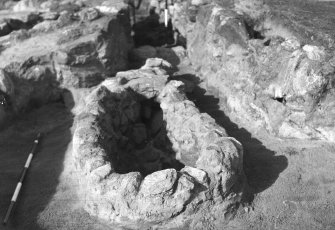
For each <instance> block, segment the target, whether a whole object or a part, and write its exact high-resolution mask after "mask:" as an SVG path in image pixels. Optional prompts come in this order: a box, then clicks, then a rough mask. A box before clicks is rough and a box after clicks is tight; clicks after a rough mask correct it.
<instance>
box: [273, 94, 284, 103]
mask: <svg viewBox="0 0 335 230" xmlns="http://www.w3.org/2000/svg"><path fill="white" fill-rule="evenodd" d="M273 99H274V100H276V101H278V102H280V103H282V104H284V105H285V104H286V98H285V96H283V97H274V98H273Z"/></svg>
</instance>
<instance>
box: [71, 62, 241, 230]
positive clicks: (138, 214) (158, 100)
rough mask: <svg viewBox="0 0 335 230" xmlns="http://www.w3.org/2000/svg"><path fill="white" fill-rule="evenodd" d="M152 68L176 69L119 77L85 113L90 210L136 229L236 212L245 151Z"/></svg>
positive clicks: (80, 119) (85, 184)
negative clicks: (210, 212)
mask: <svg viewBox="0 0 335 230" xmlns="http://www.w3.org/2000/svg"><path fill="white" fill-rule="evenodd" d="M150 63H151V64H152V63H158V64H159V65H161V64H162V63H165V64H168V63H166V62H164V61H163V60H161V59H149V60H148V61H147V64H146V65H145V66H144V67H142V68H141V69H138V70H130V71H126V72H119V73H118V74H117V75H116V77H115V78H112V79H107V80H105V81H104V82H102V83H101V84H100V85H99V86H98V87H97V88H96V89H95V90H93V91H92V92H91V93H90V94H89V95H88V96H87V97H86V98H85V101H84V102H83V105H81V106H80V107H81V108H82V109H81V113H80V114H78V115H77V116H76V127H75V130H74V137H73V156H74V159H75V162H76V163H75V167H76V170H77V171H78V172H81V179H80V184H81V185H80V188H79V191H78V192H79V194H80V196H81V197H82V200H83V204H84V207H85V210H86V211H88V212H89V213H90V214H91V215H93V216H97V217H99V218H101V219H104V220H106V221H108V222H111V223H119V224H121V225H122V226H126V227H129V228H135V229H138V228H145V227H147V226H163V227H177V226H188V225H192V222H193V219H192V216H195V215H198V213H201V212H203V211H204V210H205V209H206V207H209V206H211V207H213V208H214V207H215V208H216V212H218V213H225V212H227V211H228V212H232V210H233V209H234V207H236V204H237V203H238V202H239V201H240V199H241V192H242V190H243V187H244V173H243V168H242V167H243V150H242V146H241V144H240V143H239V142H238V141H236V140H235V139H234V138H232V137H228V136H227V134H226V132H225V130H224V129H223V128H222V127H221V126H219V125H218V124H216V123H215V121H214V119H213V118H211V117H210V116H209V115H208V114H202V113H200V112H199V110H198V109H197V108H196V106H195V105H194V103H193V102H191V101H189V100H187V98H186V95H185V93H184V90H185V85H184V84H183V83H182V82H180V81H174V80H170V79H169V76H168V75H165V73H166V72H164V70H163V69H162V68H161V66H159V65H158V66H150V65H149V64H150ZM213 199H214V200H215V201H216V202H214V203H212V200H213ZM199 210H203V211H199ZM204 212H206V211H204ZM199 215H204V214H199ZM193 224H195V223H193Z"/></svg>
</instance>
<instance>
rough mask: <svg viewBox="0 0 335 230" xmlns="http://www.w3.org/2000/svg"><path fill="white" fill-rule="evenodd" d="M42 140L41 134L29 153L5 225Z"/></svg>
mask: <svg viewBox="0 0 335 230" xmlns="http://www.w3.org/2000/svg"><path fill="white" fill-rule="evenodd" d="M40 138H41V133H39V134H38V135H37V137H36V139H35V140H34V145H33V148H32V150H31V152H30V153H29V156H28V159H27V161H26V164H25V165H24V168H23V170H22V173H21V177H20V180H19V182H18V183H17V185H16V188H15V191H14V194H13V196H12V200H11V202H10V205H9V207H8V209H7V213H6V216H5V219H4V221H3V224H4V225H6V224H7V222H8V220H9V217H10V215H11V213H12V211H13V208H14V205H15V202H16V200H17V197H18V195H19V193H20V190H21V187H22V183H23V180H24V177H25V176H26V173H27V171H28V168H29V165H30V163H31V160H32V159H33V156H34V154H35V151H36V149H37V146H38V143H39V141H40Z"/></svg>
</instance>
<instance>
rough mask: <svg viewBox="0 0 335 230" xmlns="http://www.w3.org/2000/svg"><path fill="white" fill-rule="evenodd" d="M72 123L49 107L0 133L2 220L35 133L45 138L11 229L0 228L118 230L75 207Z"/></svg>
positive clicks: (57, 107) (57, 108) (58, 106)
mask: <svg viewBox="0 0 335 230" xmlns="http://www.w3.org/2000/svg"><path fill="white" fill-rule="evenodd" d="M72 123H73V116H72V114H71V113H70V112H68V111H67V110H66V108H65V107H64V105H62V104H51V105H47V106H44V107H42V108H40V109H38V110H35V111H32V112H30V113H28V114H25V115H24V116H22V117H21V118H19V119H18V121H16V122H15V124H13V125H11V126H10V127H8V128H7V129H6V130H4V131H2V132H0V217H1V218H3V217H4V216H5V213H6V209H7V207H8V205H9V203H10V200H11V197H12V194H13V191H14V190H15V187H16V183H17V180H18V178H19V176H20V174H21V170H22V168H23V166H24V164H25V161H26V159H27V156H28V154H29V151H30V150H31V146H32V144H33V140H34V138H35V136H36V134H37V133H38V132H42V133H43V134H44V137H43V139H42V141H41V144H40V146H39V148H38V153H37V154H36V156H35V157H34V159H33V161H32V164H31V167H30V168H29V172H28V173H27V175H26V180H25V181H24V185H23V189H22V190H21V194H20V196H19V200H18V202H17V206H16V208H15V212H14V213H13V215H12V218H11V220H10V222H9V224H8V225H7V226H6V227H4V226H3V225H0V229H8V230H12V229H13V230H21V229H22V230H39V229H64V230H65V229H66V230H68V229H90V230H91V229H92V230H102V229H104V230H105V229H106V230H108V229H117V228H116V227H115V226H106V225H105V224H104V223H101V222H99V221H98V220H96V219H95V218H92V217H90V216H89V215H88V214H87V213H86V212H85V211H84V210H83V209H82V208H81V207H80V205H78V203H79V198H78V197H77V193H76V186H77V183H76V179H75V178H76V177H75V174H76V173H75V172H73V171H71V164H72V158H71V137H72V135H71V127H72ZM2 220H3V219H2ZM2 220H1V223H2Z"/></svg>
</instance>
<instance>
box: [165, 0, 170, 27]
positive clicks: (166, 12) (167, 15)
mask: <svg viewBox="0 0 335 230" xmlns="http://www.w3.org/2000/svg"><path fill="white" fill-rule="evenodd" d="M168 21H169V8H168V0H165V9H164V24H165V27H168Z"/></svg>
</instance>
